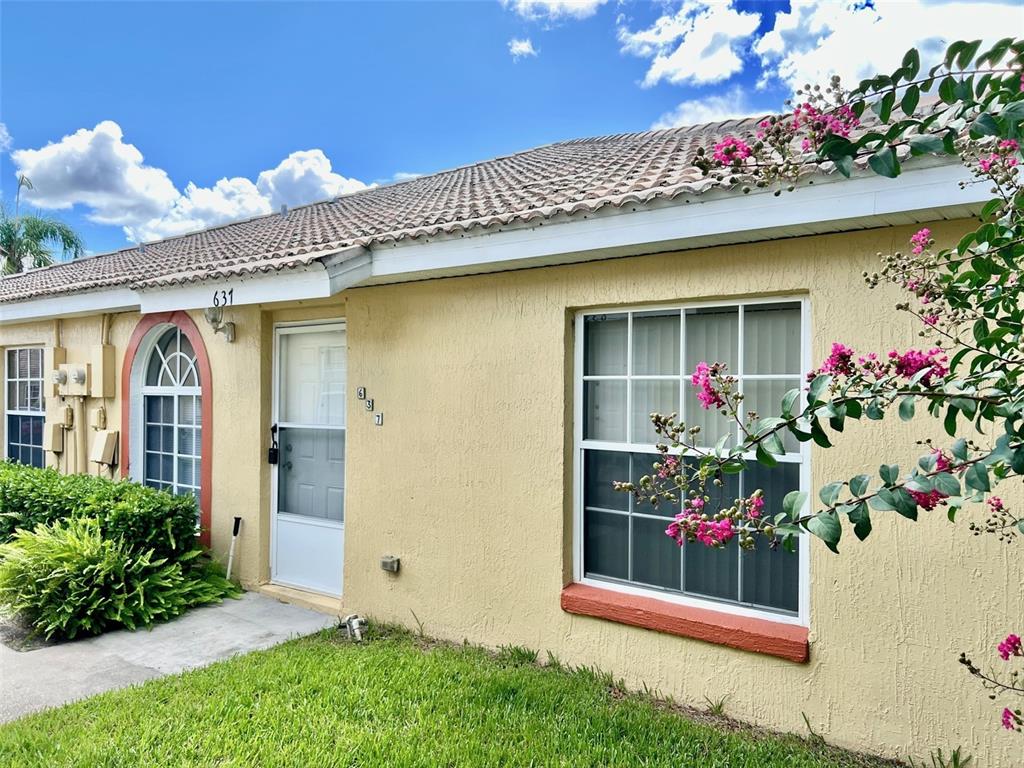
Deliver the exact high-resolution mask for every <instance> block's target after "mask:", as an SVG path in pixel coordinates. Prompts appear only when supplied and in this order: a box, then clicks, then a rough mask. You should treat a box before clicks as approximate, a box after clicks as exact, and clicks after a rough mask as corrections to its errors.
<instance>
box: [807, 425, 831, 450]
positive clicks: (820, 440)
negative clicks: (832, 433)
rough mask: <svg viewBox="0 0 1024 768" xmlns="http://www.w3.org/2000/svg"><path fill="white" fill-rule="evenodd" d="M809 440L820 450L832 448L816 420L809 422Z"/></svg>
mask: <svg viewBox="0 0 1024 768" xmlns="http://www.w3.org/2000/svg"><path fill="white" fill-rule="evenodd" d="M811 439H812V440H813V441H814V442H815V444H817V445H820V446H821V447H822V448H831V447H832V442H831V441H830V440H829V439H828V435H826V434H825V430H824V429H822V428H821V425H820V424H819V423H818V421H817V420H815V421H813V422H811Z"/></svg>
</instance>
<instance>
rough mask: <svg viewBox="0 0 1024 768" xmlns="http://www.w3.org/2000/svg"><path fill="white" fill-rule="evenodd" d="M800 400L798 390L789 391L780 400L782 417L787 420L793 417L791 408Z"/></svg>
mask: <svg viewBox="0 0 1024 768" xmlns="http://www.w3.org/2000/svg"><path fill="white" fill-rule="evenodd" d="M799 398H800V390H799V388H798V389H791V390H789V391H788V392H787V393H786V394H785V396H783V398H782V415H783V416H785V417H786V418H787V419H788V418H791V417H792V416H793V406H794V405H796V401H797V400H798V399H799Z"/></svg>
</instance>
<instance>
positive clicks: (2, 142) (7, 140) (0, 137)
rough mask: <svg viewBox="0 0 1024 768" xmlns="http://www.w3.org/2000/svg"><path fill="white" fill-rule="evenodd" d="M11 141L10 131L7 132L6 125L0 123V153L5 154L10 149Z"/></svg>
mask: <svg viewBox="0 0 1024 768" xmlns="http://www.w3.org/2000/svg"><path fill="white" fill-rule="evenodd" d="M13 141H14V140H13V139H12V138H11V133H10V131H8V130H7V125H6V124H5V123H0V152H6V151H7V150H8V149H10V148H11V144H12V143H13Z"/></svg>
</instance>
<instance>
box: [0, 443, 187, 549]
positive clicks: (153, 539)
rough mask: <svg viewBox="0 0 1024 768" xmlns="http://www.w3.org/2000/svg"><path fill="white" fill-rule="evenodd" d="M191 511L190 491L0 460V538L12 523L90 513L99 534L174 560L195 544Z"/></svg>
mask: <svg viewBox="0 0 1024 768" xmlns="http://www.w3.org/2000/svg"><path fill="white" fill-rule="evenodd" d="M196 516H197V511H196V501H195V499H194V498H193V497H192V496H174V495H172V494H170V493H167V492H166V491H158V490H156V489H154V488H147V487H146V486H142V485H139V484H137V483H132V482H128V481H120V482H117V481H113V480H108V479H106V478H102V477H95V476H92V475H62V474H60V473H59V472H57V471H56V470H54V469H36V468H35V467H28V466H25V465H22V464H13V463H9V462H0V542H4V541H8V540H9V539H11V537H12V536H14V532H15V531H16V530H17V529H18V528H25V529H33V528H35V527H36V526H37V525H38V524H40V523H53V522H55V521H57V520H65V519H68V518H73V517H91V518H95V519H96V520H97V521H98V522H99V526H100V530H101V532H102V533H104V534H105V535H106V536H108V537H109V538H119V539H122V540H123V541H124V542H125V543H126V544H127V545H128V546H129V547H130V548H131V549H135V550H137V551H146V550H149V549H152V550H153V551H154V553H155V555H156V556H157V557H167V558H170V559H177V558H178V557H180V556H181V555H183V554H185V553H186V552H189V551H190V550H192V549H194V548H195V546H196V542H195V526H196Z"/></svg>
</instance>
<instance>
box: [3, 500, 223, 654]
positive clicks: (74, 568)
mask: <svg viewBox="0 0 1024 768" xmlns="http://www.w3.org/2000/svg"><path fill="white" fill-rule="evenodd" d="M200 556H201V550H200V549H193V550H192V551H190V552H188V553H186V554H185V555H184V556H182V557H181V558H179V559H178V560H177V561H169V560H167V559H166V558H164V557H158V556H156V555H155V554H154V553H153V551H152V550H146V551H140V550H135V549H133V548H132V547H131V546H130V545H129V543H128V541H127V540H126V539H124V538H111V537H109V536H107V535H105V534H104V532H103V531H102V530H101V526H100V524H99V522H98V521H97V520H95V519H93V518H87V517H72V518H70V519H68V520H58V521H55V522H53V523H51V524H45V523H44V524H40V525H38V526H37V527H36V528H35V530H31V531H30V530H26V529H19V530H18V531H16V532H15V534H14V536H13V537H12V539H11V540H10V541H8V542H7V543H4V544H0V607H2V608H5V609H7V610H9V611H11V612H14V613H17V614H18V615H19V616H21V617H23V618H25V619H26V620H28V621H29V622H30V623H31V625H32V626H33V627H34V628H35V630H36V631H37V632H39V633H40V634H42V635H44V636H45V637H46V638H47V639H49V638H52V637H62V638H69V639H70V638H74V637H76V636H79V635H95V634H99V633H100V632H103V631H105V630H107V629H112V628H117V627H122V626H123V627H127V628H129V629H135V628H137V627H140V626H147V625H149V624H153V623H154V622H159V621H166V620H167V619H172V618H174V617H175V616H178V615H180V614H181V613H183V612H184V611H185V610H186V609H188V608H191V607H193V606H196V605H202V604H204V603H211V602H216V601H219V600H220V599H221V598H223V597H225V596H227V595H231V594H234V593H235V592H236V590H235V587H234V586H233V585H232V584H231V583H230V582H228V581H227V580H226V579H224V578H223V577H222V576H221V575H220V574H219V573H218V572H217V569H216V566H213V565H212V564H201V563H199V562H198V559H199V558H200Z"/></svg>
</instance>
